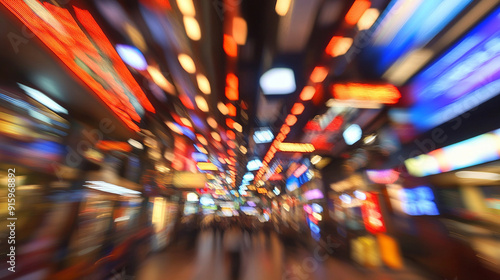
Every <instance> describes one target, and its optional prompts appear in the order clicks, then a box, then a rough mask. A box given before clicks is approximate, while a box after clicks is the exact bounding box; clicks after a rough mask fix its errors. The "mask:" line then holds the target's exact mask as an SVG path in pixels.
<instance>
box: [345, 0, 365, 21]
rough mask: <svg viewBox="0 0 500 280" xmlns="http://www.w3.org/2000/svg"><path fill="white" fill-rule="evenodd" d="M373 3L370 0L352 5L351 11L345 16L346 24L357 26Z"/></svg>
mask: <svg viewBox="0 0 500 280" xmlns="http://www.w3.org/2000/svg"><path fill="white" fill-rule="evenodd" d="M370 6H371V2H370V1H368V0H356V1H354V3H353V4H352V6H351V8H350V9H349V11H347V14H346V15H345V22H347V24H350V25H355V24H356V23H357V22H358V20H359V19H360V18H361V16H362V15H363V14H364V13H365V11H366V10H368V8H370Z"/></svg>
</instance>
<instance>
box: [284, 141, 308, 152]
mask: <svg viewBox="0 0 500 280" xmlns="http://www.w3.org/2000/svg"><path fill="white" fill-rule="evenodd" d="M278 150H280V151H281V152H294V153H311V152H314V150H315V149H314V146H313V145H312V144H309V143H280V144H279V145H278Z"/></svg>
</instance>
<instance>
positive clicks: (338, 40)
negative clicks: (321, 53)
mask: <svg viewBox="0 0 500 280" xmlns="http://www.w3.org/2000/svg"><path fill="white" fill-rule="evenodd" d="M352 43H353V39H352V38H349V37H341V36H333V37H332V39H331V40H330V43H328V46H326V49H325V52H326V53H327V54H329V55H331V56H332V57H337V56H341V55H344V54H345V53H346V52H347V51H348V50H349V49H350V48H351V46H352Z"/></svg>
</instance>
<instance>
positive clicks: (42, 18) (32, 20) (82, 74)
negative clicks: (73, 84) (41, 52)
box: [1, 1, 155, 131]
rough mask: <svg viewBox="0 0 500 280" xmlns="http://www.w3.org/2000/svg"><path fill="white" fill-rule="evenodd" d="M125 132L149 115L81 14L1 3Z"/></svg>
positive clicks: (115, 57) (114, 55) (92, 23)
mask: <svg viewBox="0 0 500 280" xmlns="http://www.w3.org/2000/svg"><path fill="white" fill-rule="evenodd" d="M1 3H2V4H3V5H5V7H7V8H8V9H9V10H10V11H11V12H12V14H13V15H15V16H16V17H17V18H19V20H20V21H22V23H23V24H24V25H25V26H26V27H28V28H29V30H30V31H31V32H33V34H35V35H36V36H37V37H38V38H39V39H40V41H41V42H42V43H43V44H44V45H45V46H47V47H48V48H49V49H50V50H51V51H52V52H53V53H54V54H55V55H56V56H57V57H58V58H59V59H60V60H61V62H62V63H64V64H65V65H66V66H67V67H68V68H69V70H71V71H72V72H73V73H74V74H75V75H76V77H78V78H79V79H80V80H81V81H82V82H84V83H85V84H86V85H87V86H88V87H89V89H91V90H92V91H93V92H94V93H95V94H96V95H97V96H98V97H99V98H100V99H101V100H102V101H103V102H104V103H105V104H106V105H107V106H108V107H109V108H110V109H111V110H112V111H113V112H114V113H115V115H116V116H117V117H118V118H120V119H121V120H122V121H123V122H124V123H125V124H126V125H127V126H128V127H129V128H130V129H132V130H134V131H139V130H140V129H139V127H138V125H137V124H136V123H139V122H140V121H141V116H142V115H144V113H145V111H144V110H147V111H150V112H152V113H154V112H155V109H154V107H153V105H152V104H151V103H150V101H149V100H148V98H147V96H146V94H145V93H144V92H143V91H142V89H141V87H140V86H139V84H138V83H137V82H136V80H135V79H134V77H133V76H132V74H131V73H130V71H129V70H128V68H127V66H126V65H125V63H124V62H123V60H122V58H120V56H119V54H118V52H117V51H116V50H115V48H114V46H113V45H112V44H111V42H110V41H109V39H108V38H107V37H106V35H105V34H104V32H103V30H102V29H101V27H100V26H99V25H98V23H97V21H96V20H95V19H94V18H93V17H92V15H91V13H90V12H89V11H87V10H83V9H79V8H77V7H73V8H72V9H71V10H68V9H64V8H61V7H58V6H56V5H52V4H50V3H47V2H46V1H45V2H44V3H40V2H39V1H1Z"/></svg>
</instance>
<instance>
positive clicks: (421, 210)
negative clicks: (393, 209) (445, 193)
mask: <svg viewBox="0 0 500 280" xmlns="http://www.w3.org/2000/svg"><path fill="white" fill-rule="evenodd" d="M399 198H400V200H401V207H402V209H403V212H405V213H406V214H408V215H411V216H422V215H428V216H435V215H439V211H438V209H437V206H436V202H434V193H433V192H432V190H431V188H429V187H427V186H420V187H416V188H413V189H405V190H404V191H402V192H400V195H399Z"/></svg>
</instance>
